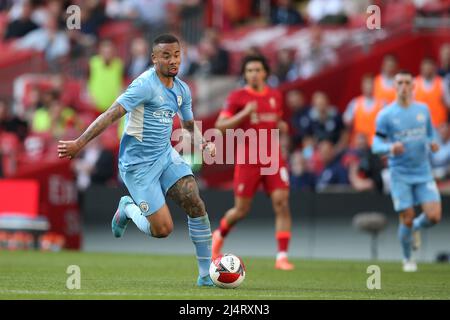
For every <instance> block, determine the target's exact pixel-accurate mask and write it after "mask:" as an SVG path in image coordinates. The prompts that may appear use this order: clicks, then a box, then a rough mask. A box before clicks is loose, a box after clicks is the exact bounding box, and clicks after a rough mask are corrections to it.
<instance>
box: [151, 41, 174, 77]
mask: <svg viewBox="0 0 450 320" xmlns="http://www.w3.org/2000/svg"><path fill="white" fill-rule="evenodd" d="M152 61H153V64H154V65H155V68H156V70H157V71H159V72H160V73H161V74H162V75H164V76H166V77H175V76H176V75H177V74H178V69H179V68H180V63H181V49H180V44H179V43H177V42H175V43H161V44H159V45H157V46H155V48H154V49H153V53H152Z"/></svg>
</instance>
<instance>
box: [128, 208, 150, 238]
mask: <svg viewBox="0 0 450 320" xmlns="http://www.w3.org/2000/svg"><path fill="white" fill-rule="evenodd" d="M125 214H126V215H127V217H128V218H130V219H131V220H133V222H134V223H135V224H136V226H137V227H138V228H139V230H141V231H142V232H143V233H145V234H146V235H149V236H151V235H152V232H151V230H150V222H148V220H147V218H146V217H144V216H143V215H142V213H141V209H139V207H138V206H137V205H136V204H134V203H128V204H126V205H125Z"/></svg>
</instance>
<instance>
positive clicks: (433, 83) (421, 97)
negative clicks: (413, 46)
mask: <svg viewBox="0 0 450 320" xmlns="http://www.w3.org/2000/svg"><path fill="white" fill-rule="evenodd" d="M436 69H437V68H436V63H435V62H434V60H433V59H432V58H425V59H423V60H422V63H421V65H420V75H419V76H417V77H416V79H415V85H414V97H415V99H416V100H417V101H420V102H423V103H425V104H427V106H428V108H429V109H430V114H431V122H432V123H433V125H434V126H435V127H439V126H440V125H442V124H444V123H446V122H447V120H448V109H447V108H448V106H450V93H449V92H448V88H447V86H445V83H444V81H443V79H442V78H441V77H440V76H439V75H437V70H436Z"/></svg>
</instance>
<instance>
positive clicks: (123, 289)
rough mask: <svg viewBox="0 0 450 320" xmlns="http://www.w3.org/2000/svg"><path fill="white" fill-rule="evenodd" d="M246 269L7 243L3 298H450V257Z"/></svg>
mask: <svg viewBox="0 0 450 320" xmlns="http://www.w3.org/2000/svg"><path fill="white" fill-rule="evenodd" d="M242 258H243V261H244V263H245V265H246V269H247V276H246V279H245V281H244V283H243V284H242V285H241V286H240V287H239V288H237V289H220V288H198V287H196V286H195V280H196V277H197V267H196V261H195V258H194V256H189V255H186V256H184V255H180V256H165V255H146V254H116V253H83V252H70V251H66V252H59V253H41V252H25V251H22V252H20V251H17V252H8V251H0V299H163V300H169V299H177V300H178V299H181V300H182V299H196V300H202V299H207V300H209V299H224V300H236V299H245V300H261V299H281V300H294V299H450V264H430V263H421V264H419V272H417V273H413V274H412V273H403V272H402V271H401V266H400V263H399V262H370V261H346V260H344V261H336V260H303V259H297V260H293V262H294V263H295V265H296V270H294V271H289V272H286V271H279V270H274V268H273V263H274V261H273V259H270V258H254V257H245V256H244V257H242ZM371 264H376V265H378V266H379V267H380V269H381V289H380V290H376V289H375V290H369V289H367V285H366V283H367V279H368V277H369V276H370V274H368V273H367V267H368V266H369V265H371ZM69 265H77V266H79V267H80V270H81V288H80V289H79V290H77V289H74V290H69V289H67V288H66V281H67V278H68V277H69V276H70V274H67V273H66V271H67V268H68V266H69Z"/></svg>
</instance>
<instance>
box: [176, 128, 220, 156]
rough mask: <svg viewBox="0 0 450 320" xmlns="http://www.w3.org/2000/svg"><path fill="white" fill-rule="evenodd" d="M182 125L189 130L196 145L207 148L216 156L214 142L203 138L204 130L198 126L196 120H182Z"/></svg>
mask: <svg viewBox="0 0 450 320" xmlns="http://www.w3.org/2000/svg"><path fill="white" fill-rule="evenodd" d="M181 125H182V126H183V128H184V129H186V130H187V131H188V132H189V134H190V136H191V141H193V143H194V147H196V148H200V149H201V150H203V149H206V150H208V151H209V153H210V155H211V156H213V157H214V156H215V154H216V147H215V145H214V143H212V142H209V141H206V139H205V138H203V135H202V132H201V131H200V129H199V128H198V127H197V125H196V124H195V122H194V120H187V121H182V122H181Z"/></svg>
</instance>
